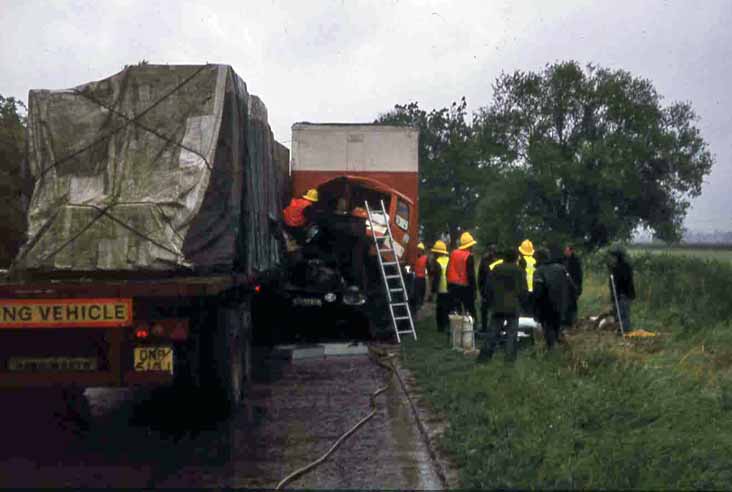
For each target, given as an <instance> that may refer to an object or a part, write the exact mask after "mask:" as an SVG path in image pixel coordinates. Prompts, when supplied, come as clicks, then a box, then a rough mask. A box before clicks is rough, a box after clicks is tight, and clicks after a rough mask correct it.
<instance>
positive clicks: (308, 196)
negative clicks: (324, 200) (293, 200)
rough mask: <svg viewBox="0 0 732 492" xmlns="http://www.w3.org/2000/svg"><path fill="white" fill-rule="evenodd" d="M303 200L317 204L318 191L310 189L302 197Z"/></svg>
mask: <svg viewBox="0 0 732 492" xmlns="http://www.w3.org/2000/svg"><path fill="white" fill-rule="evenodd" d="M302 197H303V198H304V199H305V200H310V201H311V202H317V201H318V190H316V189H315V188H310V189H309V190H308V192H307V193H305V194H304V195H303V196H302Z"/></svg>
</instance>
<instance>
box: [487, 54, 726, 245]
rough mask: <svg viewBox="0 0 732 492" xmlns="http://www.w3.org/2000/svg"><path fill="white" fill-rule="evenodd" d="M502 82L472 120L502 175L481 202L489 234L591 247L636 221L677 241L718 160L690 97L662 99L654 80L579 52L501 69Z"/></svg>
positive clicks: (627, 232)
mask: <svg viewBox="0 0 732 492" xmlns="http://www.w3.org/2000/svg"><path fill="white" fill-rule="evenodd" d="M493 89H494V94H493V100H492V102H491V104H490V105H489V106H487V107H484V108H482V109H481V110H480V111H479V112H478V114H477V115H476V118H475V121H474V125H473V127H474V132H475V136H476V144H475V145H476V147H477V148H478V149H479V150H478V152H479V153H480V154H481V156H482V158H483V159H484V160H487V161H497V162H496V165H495V169H498V170H499V172H500V176H501V177H500V179H496V180H495V181H492V182H489V183H488V185H487V187H486V189H485V190H484V193H483V196H484V198H483V200H482V202H481V204H480V217H481V220H482V228H481V231H482V235H485V236H487V237H484V240H486V239H489V240H493V239H494V238H499V240H506V241H513V242H515V241H518V240H520V239H522V238H525V237H529V238H542V239H546V240H566V239H570V240H573V241H577V242H581V243H584V244H585V246H587V247H589V248H594V247H598V246H601V245H604V244H607V243H608V242H610V241H612V240H616V239H629V238H630V236H631V235H632V233H633V231H634V230H635V229H636V227H638V226H643V227H647V228H649V229H651V230H653V231H654V232H655V234H656V236H657V237H658V238H660V239H663V240H667V241H669V240H677V239H679V237H680V234H681V232H682V221H683V219H684V217H685V215H686V211H687V209H688V207H689V203H690V200H691V199H692V198H694V197H696V196H698V195H699V194H700V193H701V185H702V179H703V177H704V176H705V175H707V174H708V173H709V172H710V170H711V166H712V163H713V159H712V157H711V155H710V153H709V151H708V149H707V144H706V143H705V142H704V140H703V139H702V137H701V135H700V132H699V130H698V129H697V128H696V127H695V126H694V122H695V121H696V119H697V118H696V116H695V114H694V111H693V109H692V108H691V105H690V104H689V103H685V102H681V103H679V102H677V103H673V104H671V105H670V106H662V104H661V99H662V97H661V96H660V95H659V94H658V93H657V92H656V90H655V88H654V87H653V85H652V84H651V82H650V81H648V80H645V79H641V78H637V77H633V76H632V75H631V74H630V73H628V72H626V71H623V70H608V69H604V68H599V67H595V66H592V65H588V66H587V67H586V68H584V69H583V68H582V67H581V66H579V65H578V64H577V63H576V62H563V63H557V64H553V65H548V66H547V67H546V68H545V69H544V71H543V72H541V73H534V72H522V71H517V72H515V73H513V74H502V75H501V76H500V77H498V79H497V81H496V82H495V84H494V87H493ZM488 236H492V237H488Z"/></svg>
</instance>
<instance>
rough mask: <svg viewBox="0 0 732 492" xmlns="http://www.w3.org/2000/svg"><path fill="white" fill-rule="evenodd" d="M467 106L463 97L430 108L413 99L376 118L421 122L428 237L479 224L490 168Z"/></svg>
mask: <svg viewBox="0 0 732 492" xmlns="http://www.w3.org/2000/svg"><path fill="white" fill-rule="evenodd" d="M466 108H467V103H466V102H465V98H462V99H461V100H460V102H459V103H453V104H452V105H451V106H450V107H449V108H442V109H435V110H432V111H430V112H429V113H428V112H426V111H424V110H422V109H420V108H419V105H418V104H417V103H416V102H411V103H409V104H406V105H403V106H402V105H396V106H395V107H394V109H393V110H392V111H390V112H388V113H386V114H382V115H380V116H379V118H377V120H376V123H381V124H393V125H412V126H415V127H417V128H419V131H420V135H419V166H420V168H419V184H420V188H419V207H420V223H421V225H422V227H423V236H424V237H425V238H426V239H427V240H430V241H431V240H434V239H437V238H438V237H440V236H441V235H442V234H444V233H447V234H449V235H450V237H451V238H452V239H453V241H454V240H455V239H456V238H457V237H458V236H459V231H461V230H466V229H473V228H474V227H475V226H476V224H477V218H476V207H477V205H478V203H479V201H480V196H481V195H480V194H481V190H482V188H483V185H484V182H485V179H486V176H487V174H488V169H487V167H486V166H485V163H484V162H482V161H481V159H480V158H479V157H480V155H479V153H478V149H477V147H476V146H475V145H474V142H475V138H474V136H473V129H472V125H471V124H469V118H468V115H467V109H466Z"/></svg>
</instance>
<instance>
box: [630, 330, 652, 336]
mask: <svg viewBox="0 0 732 492" xmlns="http://www.w3.org/2000/svg"><path fill="white" fill-rule="evenodd" d="M625 336H626V337H655V336H656V334H655V333H653V332H652V331H646V330H633V331H631V332H628V333H626V334H625Z"/></svg>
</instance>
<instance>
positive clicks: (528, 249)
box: [519, 239, 534, 256]
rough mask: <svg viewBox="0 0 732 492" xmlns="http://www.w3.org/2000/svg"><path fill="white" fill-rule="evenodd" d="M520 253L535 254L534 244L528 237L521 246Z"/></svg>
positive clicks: (525, 254)
mask: <svg viewBox="0 0 732 492" xmlns="http://www.w3.org/2000/svg"><path fill="white" fill-rule="evenodd" d="M519 253H521V254H522V255H524V256H534V245H533V244H532V243H531V241H529V240H528V239H524V241H523V242H522V243H521V246H519Z"/></svg>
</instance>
